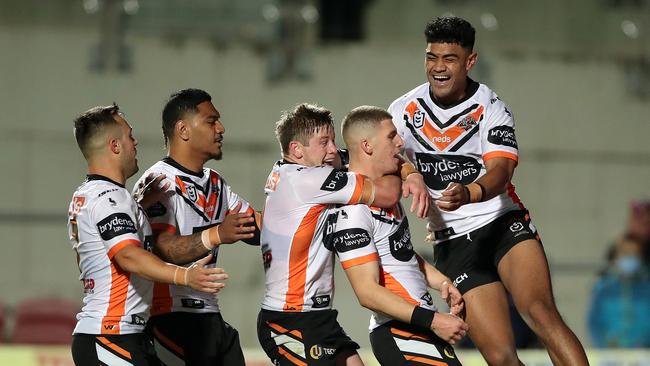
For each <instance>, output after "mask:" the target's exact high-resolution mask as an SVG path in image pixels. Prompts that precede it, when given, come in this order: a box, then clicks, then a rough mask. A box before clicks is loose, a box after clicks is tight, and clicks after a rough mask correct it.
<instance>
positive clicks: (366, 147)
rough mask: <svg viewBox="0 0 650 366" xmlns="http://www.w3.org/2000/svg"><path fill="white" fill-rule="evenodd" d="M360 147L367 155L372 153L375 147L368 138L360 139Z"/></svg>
mask: <svg viewBox="0 0 650 366" xmlns="http://www.w3.org/2000/svg"><path fill="white" fill-rule="evenodd" d="M359 147H361V150H363V152H365V153H366V154H367V155H372V150H373V148H372V144H371V143H370V141H368V139H363V140H361V141H359Z"/></svg>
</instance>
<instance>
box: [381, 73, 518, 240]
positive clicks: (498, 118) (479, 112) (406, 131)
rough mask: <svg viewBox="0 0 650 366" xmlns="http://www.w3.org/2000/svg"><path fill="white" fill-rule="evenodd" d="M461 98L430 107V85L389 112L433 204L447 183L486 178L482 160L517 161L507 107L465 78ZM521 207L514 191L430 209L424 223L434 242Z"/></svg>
mask: <svg viewBox="0 0 650 366" xmlns="http://www.w3.org/2000/svg"><path fill="white" fill-rule="evenodd" d="M468 83H469V85H468V90H467V96H466V98H465V99H464V100H463V101H462V102H460V103H458V104H456V105H454V106H451V107H449V108H443V107H440V106H438V105H437V104H436V103H434V102H433V100H432V98H431V95H430V93H429V83H425V84H422V85H420V86H418V87H417V88H415V89H413V90H411V91H410V92H408V93H406V94H405V95H403V96H401V97H400V98H398V99H397V100H395V101H394V102H393V103H392V104H391V105H390V107H389V108H388V112H389V113H390V114H391V115H392V116H393V123H394V124H395V127H396V129H397V132H398V133H399V134H400V136H401V137H402V139H404V149H405V151H406V154H407V155H408V157H409V159H410V160H411V161H412V162H413V163H414V164H415V166H416V167H417V169H418V170H419V171H420V173H422V175H423V176H424V181H425V183H426V184H427V186H428V188H429V193H430V194H431V196H432V197H433V198H434V199H436V198H439V197H440V196H441V192H442V191H444V190H445V188H447V186H448V185H449V183H451V182H457V183H462V184H465V185H467V184H469V183H472V182H474V181H475V180H477V179H478V178H480V177H481V176H483V175H484V174H485V173H486V168H485V161H487V160H489V159H492V158H496V157H505V158H508V159H512V160H514V161H518V149H517V141H516V139H515V122H514V118H513V116H512V113H511V112H510V110H509V109H508V107H507V106H506V105H505V103H503V102H502V101H501V99H499V97H498V96H497V95H496V94H495V93H494V92H493V91H492V90H490V89H489V88H488V87H487V86H485V85H483V84H479V83H476V82H475V81H472V80H471V79H468ZM520 208H523V205H522V204H521V201H520V200H519V197H517V195H516V193H515V188H514V186H513V185H512V184H509V186H508V189H507V190H506V192H504V193H502V194H500V195H498V196H496V197H494V198H492V199H489V200H487V201H484V202H477V203H472V204H467V205H463V206H461V207H460V208H458V209H457V210H455V211H443V210H440V209H438V208H437V206H435V205H434V206H432V209H431V210H430V213H429V222H430V225H431V226H432V228H433V230H434V234H435V243H440V242H442V241H445V240H449V239H453V238H456V237H459V236H462V235H465V234H467V233H468V232H470V231H472V230H475V229H478V228H479V227H482V226H484V225H486V224H488V223H489V222H491V221H493V220H494V219H496V218H497V217H499V216H501V215H503V214H504V213H506V212H508V211H511V210H515V209H520Z"/></svg>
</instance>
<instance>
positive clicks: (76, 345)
mask: <svg viewBox="0 0 650 366" xmlns="http://www.w3.org/2000/svg"><path fill="white" fill-rule="evenodd" d="M72 359H73V360H74V364H75V365H77V366H86V365H133V366H155V365H158V361H157V360H156V357H155V355H154V351H153V344H152V342H151V339H150V338H149V337H147V336H145V335H144V334H142V333H136V334H124V335H95V334H82V333H77V334H74V335H73V336H72Z"/></svg>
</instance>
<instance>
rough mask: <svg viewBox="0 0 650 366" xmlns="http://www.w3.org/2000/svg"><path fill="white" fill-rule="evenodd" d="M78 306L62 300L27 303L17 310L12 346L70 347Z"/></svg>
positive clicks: (48, 299) (42, 299) (28, 301)
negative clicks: (67, 345)
mask: <svg viewBox="0 0 650 366" xmlns="http://www.w3.org/2000/svg"><path fill="white" fill-rule="evenodd" d="M78 312H79V305H78V304H77V303H75V302H71V301H68V300H63V299H56V298H38V299H29V300H25V301H23V302H22V303H20V304H18V306H17V307H16V311H15V319H16V321H15V325H14V332H13V337H12V342H13V343H27V344H70V343H71V342H72V331H73V330H74V327H75V324H76V323H77V319H76V317H75V316H76V314H77V313H78Z"/></svg>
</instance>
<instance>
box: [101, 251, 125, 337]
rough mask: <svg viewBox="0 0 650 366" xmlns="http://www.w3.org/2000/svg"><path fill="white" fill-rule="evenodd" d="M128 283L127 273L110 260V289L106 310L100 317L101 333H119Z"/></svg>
mask: <svg viewBox="0 0 650 366" xmlns="http://www.w3.org/2000/svg"><path fill="white" fill-rule="evenodd" d="M129 283H130V281H129V273H128V272H126V271H124V270H123V269H121V268H119V267H118V266H116V265H115V263H113V262H111V291H110V295H109V299H108V310H107V311H106V316H104V318H103V319H102V329H101V332H102V334H120V320H121V318H122V316H124V314H125V311H126V295H127V294H128V292H129Z"/></svg>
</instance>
